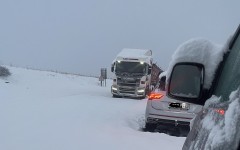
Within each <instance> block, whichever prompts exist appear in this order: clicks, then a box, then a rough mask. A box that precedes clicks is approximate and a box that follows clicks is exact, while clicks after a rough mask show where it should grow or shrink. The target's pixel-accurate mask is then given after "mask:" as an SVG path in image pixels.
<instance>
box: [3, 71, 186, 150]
mask: <svg viewBox="0 0 240 150" xmlns="http://www.w3.org/2000/svg"><path fill="white" fill-rule="evenodd" d="M10 71H11V72H12V76H11V77H9V78H8V79H1V78H0V120H1V123H0V149H1V150H80V149H81V150H84V149H88V150H96V149H99V150H146V149H163V150H180V149H181V148H182V145H183V142H184V140H185V138H183V137H173V136H169V135H166V134H162V133H149V132H141V131H139V130H140V128H141V127H142V126H143V125H144V112H145V106H146V99H145V100H133V99H127V98H122V99H114V98H112V97H111V93H110V83H111V81H109V82H108V85H107V87H100V86H99V85H98V84H99V81H98V79H96V78H88V77H79V76H74V75H64V74H57V73H53V72H45V71H33V70H26V69H21V68H13V67H11V68H10ZM6 81H9V82H10V83H5V82H6Z"/></svg>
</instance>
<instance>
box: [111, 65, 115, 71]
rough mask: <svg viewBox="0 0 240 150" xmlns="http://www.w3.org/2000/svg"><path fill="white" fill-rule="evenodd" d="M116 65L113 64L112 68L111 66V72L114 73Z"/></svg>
mask: <svg viewBox="0 0 240 150" xmlns="http://www.w3.org/2000/svg"><path fill="white" fill-rule="evenodd" d="M114 65H115V63H113V64H112V66H111V72H113V71H114Z"/></svg>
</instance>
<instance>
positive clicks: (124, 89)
mask: <svg viewBox="0 0 240 150" xmlns="http://www.w3.org/2000/svg"><path fill="white" fill-rule="evenodd" d="M119 92H120V93H124V94H135V88H129V87H119Z"/></svg>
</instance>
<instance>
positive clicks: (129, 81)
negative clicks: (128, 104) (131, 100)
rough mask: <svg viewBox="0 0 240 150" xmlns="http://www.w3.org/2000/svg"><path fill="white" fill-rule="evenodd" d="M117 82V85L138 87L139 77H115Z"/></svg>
mask: <svg viewBox="0 0 240 150" xmlns="http://www.w3.org/2000/svg"><path fill="white" fill-rule="evenodd" d="M117 83H118V85H119V86H128V87H138V86H139V84H140V79H134V78H117Z"/></svg>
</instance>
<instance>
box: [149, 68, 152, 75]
mask: <svg viewBox="0 0 240 150" xmlns="http://www.w3.org/2000/svg"><path fill="white" fill-rule="evenodd" d="M151 73H152V67H148V75H149V74H151Z"/></svg>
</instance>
